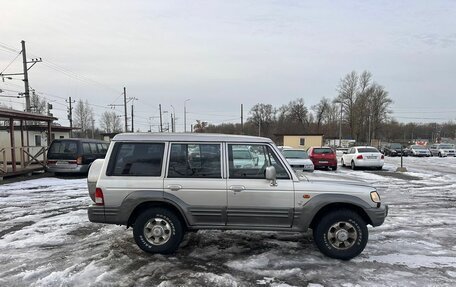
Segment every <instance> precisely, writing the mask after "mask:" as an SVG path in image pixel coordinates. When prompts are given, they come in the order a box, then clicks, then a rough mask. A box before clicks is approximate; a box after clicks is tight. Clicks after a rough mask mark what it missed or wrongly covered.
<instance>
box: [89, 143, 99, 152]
mask: <svg viewBox="0 0 456 287" xmlns="http://www.w3.org/2000/svg"><path fill="white" fill-rule="evenodd" d="M89 145H90V149H91V150H92V153H98V148H97V144H96V143H89Z"/></svg>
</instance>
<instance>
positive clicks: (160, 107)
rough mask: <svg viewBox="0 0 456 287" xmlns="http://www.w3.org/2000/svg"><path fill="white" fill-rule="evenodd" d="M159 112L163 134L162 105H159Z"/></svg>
mask: <svg viewBox="0 0 456 287" xmlns="http://www.w3.org/2000/svg"><path fill="white" fill-rule="evenodd" d="M158 110H159V111H160V132H161V133H162V132H163V122H162V105H161V104H158Z"/></svg>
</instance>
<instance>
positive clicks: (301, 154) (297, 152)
mask: <svg viewBox="0 0 456 287" xmlns="http://www.w3.org/2000/svg"><path fill="white" fill-rule="evenodd" d="M281 151H282V154H283V156H284V157H285V159H286V160H287V161H288V163H289V164H290V166H291V168H293V169H294V170H301V171H314V164H313V162H312V160H311V159H310V158H309V155H308V154H307V152H306V151H305V150H302V149H293V148H287V149H282V150H281Z"/></svg>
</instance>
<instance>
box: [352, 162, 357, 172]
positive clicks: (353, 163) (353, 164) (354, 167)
mask: <svg viewBox="0 0 456 287" xmlns="http://www.w3.org/2000/svg"><path fill="white" fill-rule="evenodd" d="M351 169H352V170H356V165H355V162H354V161H351Z"/></svg>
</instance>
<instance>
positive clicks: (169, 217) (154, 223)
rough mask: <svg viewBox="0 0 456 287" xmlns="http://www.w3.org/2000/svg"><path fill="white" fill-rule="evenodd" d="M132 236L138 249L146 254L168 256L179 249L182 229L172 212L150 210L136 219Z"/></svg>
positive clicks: (182, 234) (180, 223)
mask: <svg viewBox="0 0 456 287" xmlns="http://www.w3.org/2000/svg"><path fill="white" fill-rule="evenodd" d="M147 226H149V228H147ZM146 232H149V234H146ZM154 232H156V234H154ZM154 235H155V236H154ZM133 236H134V238H135V242H136V244H137V245H138V246H139V248H141V249H142V250H144V251H146V252H149V253H161V254H170V253H173V252H175V251H176V250H177V249H178V248H179V244H180V243H181V241H182V238H183V236H184V228H183V226H182V222H181V221H180V219H179V217H178V216H177V215H176V214H174V213H173V212H172V211H170V210H168V209H165V208H151V209H148V210H146V211H144V212H143V213H141V214H140V215H139V216H138V218H137V219H136V221H135V224H134V227H133ZM153 241H155V242H153Z"/></svg>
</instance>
